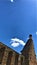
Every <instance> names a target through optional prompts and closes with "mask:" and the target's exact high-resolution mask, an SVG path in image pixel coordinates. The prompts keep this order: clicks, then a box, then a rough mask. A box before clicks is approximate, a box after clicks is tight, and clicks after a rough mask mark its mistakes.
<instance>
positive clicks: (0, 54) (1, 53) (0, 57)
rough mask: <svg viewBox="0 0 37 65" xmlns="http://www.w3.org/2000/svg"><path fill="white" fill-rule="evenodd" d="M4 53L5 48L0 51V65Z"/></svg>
mask: <svg viewBox="0 0 37 65" xmlns="http://www.w3.org/2000/svg"><path fill="white" fill-rule="evenodd" d="M4 51H5V47H2V48H1V49H0V64H1V63H2V59H3V56H4Z"/></svg>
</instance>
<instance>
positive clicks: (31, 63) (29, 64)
mask: <svg viewBox="0 0 37 65" xmlns="http://www.w3.org/2000/svg"><path fill="white" fill-rule="evenodd" d="M21 52H22V55H24V57H25V62H24V64H25V65H36V56H35V50H34V44H33V39H32V35H31V34H30V35H29V39H28V41H27V42H26V45H25V46H24V48H23V50H22V51H21Z"/></svg>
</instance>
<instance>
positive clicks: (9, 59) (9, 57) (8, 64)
mask: <svg viewBox="0 0 37 65" xmlns="http://www.w3.org/2000/svg"><path fill="white" fill-rule="evenodd" d="M12 54H13V53H12V51H10V52H9V53H8V58H7V63H6V65H10V64H11V58H12Z"/></svg>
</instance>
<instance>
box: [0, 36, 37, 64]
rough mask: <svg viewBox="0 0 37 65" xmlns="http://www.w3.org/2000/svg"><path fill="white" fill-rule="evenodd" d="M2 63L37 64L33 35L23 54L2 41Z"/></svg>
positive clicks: (0, 44)
mask: <svg viewBox="0 0 37 65" xmlns="http://www.w3.org/2000/svg"><path fill="white" fill-rule="evenodd" d="M0 65H37V60H36V55H35V50H34V44H33V39H32V35H29V39H28V41H27V42H26V45H25V46H24V48H23V50H22V51H21V54H19V53H17V52H16V51H14V50H13V49H11V48H9V47H8V46H6V45H4V44H3V43H2V42H0Z"/></svg>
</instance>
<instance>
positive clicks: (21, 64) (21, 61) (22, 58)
mask: <svg viewBox="0 0 37 65" xmlns="http://www.w3.org/2000/svg"><path fill="white" fill-rule="evenodd" d="M21 65H23V57H21Z"/></svg>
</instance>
